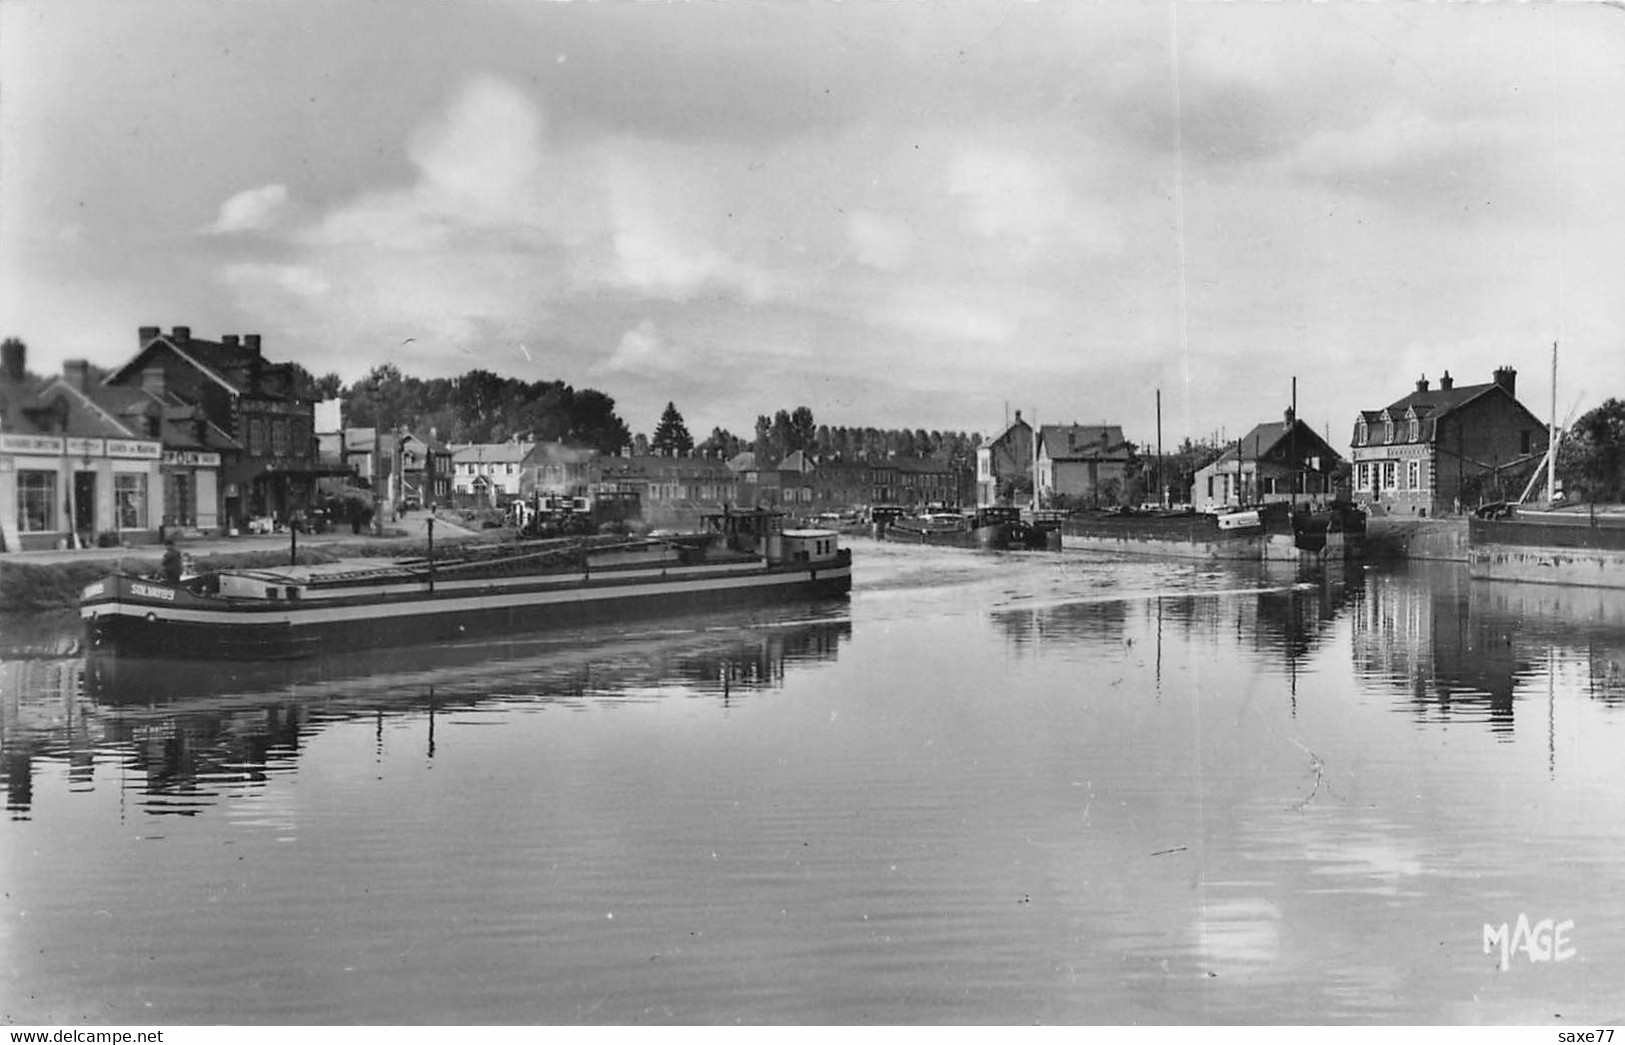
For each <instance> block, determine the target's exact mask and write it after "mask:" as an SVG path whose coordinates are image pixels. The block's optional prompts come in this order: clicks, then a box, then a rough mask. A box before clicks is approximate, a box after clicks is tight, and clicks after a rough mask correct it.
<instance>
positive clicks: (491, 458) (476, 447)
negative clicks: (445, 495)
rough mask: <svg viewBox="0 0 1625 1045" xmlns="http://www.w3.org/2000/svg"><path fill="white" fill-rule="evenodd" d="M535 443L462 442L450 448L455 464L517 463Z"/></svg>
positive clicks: (522, 459)
mask: <svg viewBox="0 0 1625 1045" xmlns="http://www.w3.org/2000/svg"><path fill="white" fill-rule="evenodd" d="M535 445H536V444H535V443H464V444H463V445H461V446H453V447H452V448H451V459H452V462H453V463H455V464H468V463H475V464H479V463H485V464H519V463H520V462H522V461H524V459H525V455H527V454H529V453H530V451H531V449H532V448H533V447H534V446H535Z"/></svg>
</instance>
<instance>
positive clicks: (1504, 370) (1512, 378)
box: [1495, 366, 1518, 396]
mask: <svg viewBox="0 0 1625 1045" xmlns="http://www.w3.org/2000/svg"><path fill="white" fill-rule="evenodd" d="M1495 383H1496V384H1497V385H1500V386H1501V387H1502V388H1504V389H1506V393H1507V395H1509V396H1516V395H1517V394H1518V372H1517V371H1516V370H1514V369H1512V368H1511V367H1509V366H1503V367H1496V368H1495Z"/></svg>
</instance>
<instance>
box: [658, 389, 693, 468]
mask: <svg viewBox="0 0 1625 1045" xmlns="http://www.w3.org/2000/svg"><path fill="white" fill-rule="evenodd" d="M649 446H650V448H651V449H653V450H654V452H655V453H657V454H665V455H667V456H676V455H678V454H686V453H688V452H690V451H691V450H693V449H694V437H693V436H691V435H689V434H688V426H687V425H685V424H684V423H683V415H682V414H680V413H678V412H677V406H676V404H674V403H671V402H667V403H666V412H665V413H663V414H661V415H660V424H659V425H657V426H656V427H655V434H654V438H653V439H651V440H649Z"/></svg>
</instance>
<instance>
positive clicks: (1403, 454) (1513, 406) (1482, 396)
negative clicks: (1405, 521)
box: [1352, 367, 1547, 515]
mask: <svg viewBox="0 0 1625 1045" xmlns="http://www.w3.org/2000/svg"><path fill="white" fill-rule="evenodd" d="M1517 379H1518V372H1517V371H1516V370H1514V369H1512V368H1511V367H1500V368H1499V369H1497V370H1496V371H1495V374H1494V380H1492V381H1490V382H1489V383H1487V384H1480V385H1462V386H1459V387H1458V386H1457V385H1456V384H1455V382H1454V381H1453V380H1452V379H1451V377H1450V373H1449V372H1448V371H1446V372H1445V375H1444V376H1443V377H1442V378H1440V379H1439V384H1438V387H1437V388H1433V387H1430V386H1429V383H1428V379H1427V378H1426V377H1425V376H1424V377H1423V378H1422V379H1421V380H1419V381H1417V382H1416V388H1415V390H1414V391H1412V392H1411V394H1409V395H1407V396H1405V397H1404V398H1403V399H1397V400H1395V401H1394V402H1392V403H1390V404H1388V406H1386V407H1384V408H1382V409H1381V410H1364V411H1361V413H1360V417H1359V419H1358V420H1356V421H1355V423H1354V443H1353V447H1352V450H1353V459H1354V499H1355V501H1356V502H1358V503H1359V504H1361V505H1362V506H1363V507H1365V508H1367V510H1373V511H1377V512H1383V513H1390V514H1392V513H1406V514H1412V513H1414V514H1423V513H1427V514H1431V515H1437V514H1440V513H1442V512H1459V511H1463V510H1466V509H1471V508H1474V507H1476V506H1478V505H1479V504H1481V503H1485V502H1489V501H1497V500H1504V499H1506V498H1508V497H1515V496H1517V494H1518V492H1519V490H1520V489H1521V488H1522V486H1523V483H1524V482H1525V481H1526V480H1527V479H1528V477H1529V475H1530V473H1531V471H1532V470H1533V469H1534V468H1535V467H1537V466H1538V464H1539V462H1540V460H1541V459H1542V458H1543V457H1544V456H1545V454H1546V443H1547V430H1546V427H1545V425H1544V424H1543V423H1542V422H1541V421H1540V419H1539V418H1537V417H1536V416H1535V415H1534V414H1533V413H1532V412H1531V411H1530V410H1529V409H1528V408H1527V407H1525V406H1524V405H1523V404H1522V403H1520V402H1518V399H1517V395H1516V391H1517Z"/></svg>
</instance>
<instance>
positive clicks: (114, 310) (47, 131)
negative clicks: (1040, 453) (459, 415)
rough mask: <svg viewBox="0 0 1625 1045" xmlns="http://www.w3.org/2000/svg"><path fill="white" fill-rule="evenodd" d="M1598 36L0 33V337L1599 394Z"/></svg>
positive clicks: (1122, 15)
mask: <svg viewBox="0 0 1625 1045" xmlns="http://www.w3.org/2000/svg"><path fill="white" fill-rule="evenodd" d="M1622 102H1625V6H1621V5H1613V4H1604V3H1586V2H1570V3H1546V4H1538V5H1537V4H1513V3H1497V2H1489V3H1472V4H1421V3H1414V2H1399V0H1396V2H1388V3H1339V2H1329V3H1318V4H1313V5H1306V4H1295V3H1262V2H1250V0H1238V2H1233V3H1158V2H1149V0H1147V2H1126V0H1124V2H1110V0H1106V2H1099V3H1078V2H1065V3H1063V2H1057V0H1048V2H1045V0H1037V2H1024V3H1016V2H1009V0H963V2H951V3H950V2H942V3H921V2H896V3H878V2H870V0H849V2H846V3H834V2H829V0H801V2H793V3H792V2H785V0H769V2H754V3H746V2H731V3H728V2H700V0H694V2H675V3H625V2H612V0H607V2H599V3H569V2H532V0H382V2H367V0H344V2H334V0H204V2H196V0H165V2H163V3H161V4H156V3H145V4H132V3H129V2H128V0H0V336H8V337H19V338H21V339H23V340H24V341H25V342H26V343H27V344H28V346H29V365H30V368H31V369H33V370H35V371H36V372H56V371H59V370H60V367H61V364H62V362H63V361H64V360H66V359H73V358H86V359H89V360H90V361H92V362H94V363H97V364H100V365H103V366H114V365H117V364H120V363H122V362H125V361H127V360H128V359H129V357H130V356H131V355H132V354H133V353H134V352H135V350H136V348H137V345H138V341H137V330H138V328H139V327H141V326H161V327H163V328H165V329H169V328H171V327H174V326H189V327H191V328H192V331H193V333H194V335H195V336H201V337H206V338H210V339H213V340H218V339H219V338H220V337H221V335H223V334H227V333H240V334H247V333H258V334H260V335H261V336H262V337H263V339H264V346H265V351H266V354H267V356H268V357H269V358H270V359H272V360H274V361H294V362H298V363H300V364H302V365H304V366H305V367H307V368H308V369H310V370H311V371H313V372H314V373H317V374H323V373H327V372H329V371H336V372H337V373H338V374H339V375H340V376H341V377H342V378H343V379H344V380H345V381H346V382H350V381H354V380H355V379H357V378H359V377H361V376H363V375H365V374H366V373H367V372H368V371H369V370H371V369H372V368H373V367H375V366H377V365H379V364H383V363H394V364H395V365H397V366H398V367H400V368H401V370H403V371H404V372H406V373H409V374H415V375H418V376H420V377H433V376H451V375H455V374H460V373H463V372H464V371H467V370H469V369H471V368H473V367H484V368H486V369H490V370H494V371H496V372H498V373H502V374H508V375H512V376H515V377H519V378H523V379H526V380H554V379H557V380H563V381H565V382H568V383H569V384H572V385H574V386H576V387H578V388H583V387H588V388H596V389H598V390H600V391H603V392H605V393H607V394H608V395H610V396H612V397H613V398H614V399H615V401H616V404H617V410H618V412H619V413H620V415H621V417H622V418H623V419H624V420H625V421H626V422H627V424H628V425H629V426H630V427H631V429H632V430H633V431H634V432H652V431H653V429H654V427H655V425H656V423H657V422H658V419H659V417H660V413H661V410H662V409H663V407H664V406H665V404H666V403H667V402H668V401H671V402H674V403H675V404H676V405H677V407H678V409H679V411H680V412H681V413H682V414H683V416H684V418H685V419H686V420H687V423H688V427H689V429H690V431H691V432H693V433H694V435H695V436H696V438H703V437H704V435H706V434H708V433H709V432H710V431H711V429H712V428H713V427H714V426H721V427H724V428H728V429H730V430H732V431H733V432H734V433H735V434H738V435H742V436H745V437H747V438H748V437H749V436H750V434H751V432H752V430H753V426H754V421H755V418H756V416H757V415H758V414H769V415H771V414H772V413H773V412H775V411H777V410H779V409H791V408H793V407H795V406H798V405H806V406H808V407H810V408H811V409H812V411H813V414H814V417H815V419H816V420H817V421H819V422H821V423H825V424H830V425H868V426H874V427H879V428H894V427H906V428H925V429H928V430H930V429H942V430H963V431H968V432H981V433H983V434H989V433H992V432H994V431H996V430H997V429H999V428H1000V427H1001V426H1002V425H1003V424H1004V423H1005V421H1006V420H1007V418H1009V417H1010V416H1011V415H1012V414H1013V412H1014V411H1015V410H1021V411H1023V414H1024V416H1025V417H1027V418H1028V419H1029V420H1031V419H1034V418H1036V419H1037V420H1038V421H1039V422H1041V423H1048V424H1061V423H1071V422H1078V423H1084V424H1099V423H1111V424H1120V425H1122V426H1123V427H1124V429H1125V433H1126V435H1127V436H1128V437H1129V438H1130V439H1133V440H1135V441H1137V442H1139V443H1141V444H1142V445H1144V446H1148V447H1154V446H1155V444H1156V440H1157V437H1158V427H1157V401H1158V394H1159V392H1160V397H1161V417H1162V424H1161V435H1162V438H1163V441H1164V443H1165V444H1166V445H1168V446H1172V445H1174V444H1175V443H1177V442H1178V441H1179V440H1180V439H1182V438H1184V437H1186V436H1191V437H1195V438H1206V437H1210V436H1213V435H1216V434H1222V435H1224V436H1225V437H1226V438H1235V437H1237V436H1239V435H1240V434H1242V433H1243V432H1244V431H1246V430H1247V429H1248V428H1250V427H1251V426H1252V425H1253V424H1255V423H1258V422H1260V421H1268V420H1278V419H1279V418H1280V416H1281V412H1282V411H1283V409H1285V408H1286V407H1287V406H1288V405H1290V403H1291V402H1292V395H1293V379H1294V378H1296V379H1297V384H1296V387H1297V402H1298V412H1299V416H1301V417H1302V418H1303V419H1304V420H1305V421H1307V422H1308V423H1310V424H1312V425H1314V426H1315V428H1316V429H1317V430H1321V431H1324V432H1326V433H1327V434H1328V435H1329V436H1330V438H1331V441H1332V443H1333V445H1334V446H1339V447H1345V446H1347V445H1348V442H1349V437H1350V433H1351V432H1352V428H1353V423H1354V418H1355V415H1356V414H1357V412H1358V411H1359V410H1362V409H1377V408H1380V407H1382V406H1385V405H1387V404H1388V403H1390V402H1393V401H1394V400H1397V399H1399V398H1402V397H1403V396H1404V395H1406V394H1407V393H1409V392H1410V391H1411V390H1412V388H1413V387H1414V385H1415V382H1416V381H1417V380H1418V379H1419V378H1422V377H1424V376H1425V377H1426V378H1428V379H1429V380H1430V381H1433V382H1437V380H1438V378H1439V376H1440V375H1441V374H1443V373H1444V372H1446V371H1448V372H1449V373H1450V374H1451V375H1452V376H1453V377H1454V378H1455V380H1456V382H1457V384H1458V385H1465V384H1476V383H1481V382H1485V381H1489V380H1490V379H1491V376H1492V372H1493V371H1494V370H1495V369H1496V368H1497V367H1500V366H1511V367H1514V368H1516V369H1517V371H1518V386H1517V388H1518V394H1519V396H1520V398H1521V399H1523V400H1524V402H1525V403H1526V405H1528V406H1530V407H1531V408H1532V409H1533V410H1534V411H1535V413H1536V414H1537V415H1538V416H1539V417H1541V418H1542V419H1543V420H1544V419H1547V418H1548V417H1550V415H1551V414H1552V408H1551V403H1552V397H1553V389H1552V380H1551V367H1552V356H1553V349H1552V346H1553V343H1554V342H1556V343H1558V345H1559V346H1560V347H1559V350H1558V353H1557V356H1558V362H1559V372H1558V380H1557V390H1556V393H1557V394H1556V399H1557V403H1558V407H1557V411H1556V414H1557V419H1558V420H1559V421H1562V420H1564V419H1565V418H1567V417H1569V416H1572V415H1573V413H1574V411H1576V410H1580V411H1583V410H1585V409H1588V408H1590V407H1591V406H1595V405H1597V403H1599V402H1601V401H1602V400H1603V399H1605V398H1607V397H1609V396H1616V397H1625V191H1622V188H1625V104H1621V103H1622Z"/></svg>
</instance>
